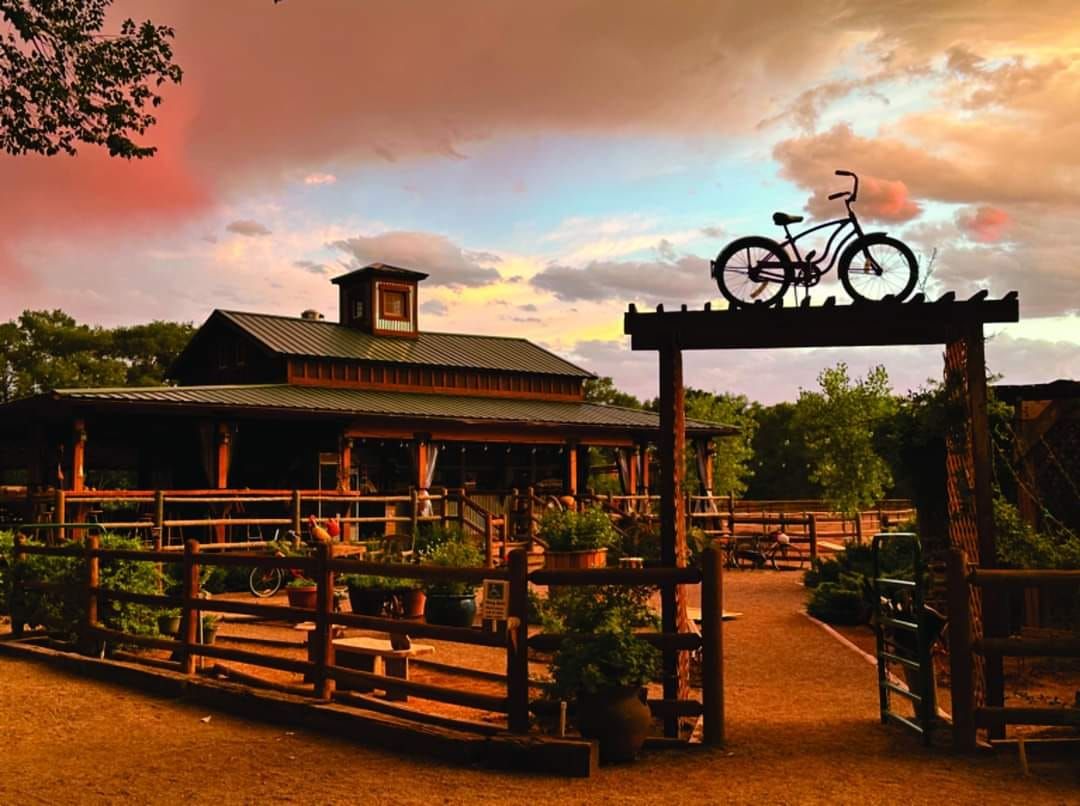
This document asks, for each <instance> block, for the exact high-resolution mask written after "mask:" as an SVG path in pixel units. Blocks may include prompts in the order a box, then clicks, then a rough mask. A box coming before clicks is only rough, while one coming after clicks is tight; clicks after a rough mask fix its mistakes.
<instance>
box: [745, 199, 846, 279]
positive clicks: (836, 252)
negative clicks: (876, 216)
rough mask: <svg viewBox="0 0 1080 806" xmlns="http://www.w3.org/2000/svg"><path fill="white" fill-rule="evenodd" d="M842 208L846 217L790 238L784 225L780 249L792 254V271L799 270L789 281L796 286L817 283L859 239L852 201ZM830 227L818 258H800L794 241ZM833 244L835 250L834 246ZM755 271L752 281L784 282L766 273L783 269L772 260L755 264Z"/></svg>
mask: <svg viewBox="0 0 1080 806" xmlns="http://www.w3.org/2000/svg"><path fill="white" fill-rule="evenodd" d="M844 206H845V207H847V212H848V214H847V216H846V217H845V218H836V219H833V220H832V221H826V222H824V223H823V224H817V225H815V226H813V227H810V228H809V229H806V230H803V231H802V232H800V233H798V234H797V235H795V236H792V234H791V230H790V229H789V228H788V227H787V225H785V226H784V233H785V234H786V235H787V238H785V239H784V240H782V241H780V242H779V245H780V247H781V248H782V249H788V250H790V251H791V252H792V253H793V254H794V260H792V261H791V263H792V266H793V267H794V268H795V269H797V270H800V272H799V274H798V275H797V276H796V277H794V278H792V279H793V282H794V283H795V284H797V285H798V284H802V285H807V286H809V285H813V284H814V283H816V282H817V279H818V278H819V277H820V276H821V275H823V274H825V273H826V272H828V271H830V270H831V269H832V268H833V266H835V265H836V261H837V258H839V257H840V255H842V254H843V253H844V247H845V246H847V244H848V243H849V242H850V241H852V240H853V239H855V238H861V237H862V236H863V234H864V233H863V229H862V227H861V226H860V225H859V219H858V217H857V216H856V215H855V211H854V210H852V209H851V202H850V201H845V202H844ZM849 224H850V225H851V229H850V230H848V231H847V232H844V230H845V228H846V227H847V226H848V225H849ZM830 227H831V228H833V232H832V234H830V235H829V239H828V241H826V242H825V249H824V250H823V251H822V253H821V254H820V255H816V256H815V257H813V258H812V259H811V260H806V259H805V258H804V257H803V256H802V253H800V252H799V247H798V243H797V242H798V241H800V240H802V239H803V238H805V237H806V236H807V235H812V234H813V233H815V232H818V231H820V230H824V229H828V228H830ZM842 232H844V235H843V237H842V238H840V240H839V242H837V238H838V237H840V233H842ZM834 244H835V248H834V246H833V245H834ZM807 254H813V252H812V251H811V252H808V253H807ZM826 258H828V260H829V263H828V265H827V266H825V268H823V269H822V268H819V267H820V265H821V264H822V263H823V262H824V261H825V259H826ZM756 269H757V271H756V274H757V278H754V275H753V274H751V277H752V278H754V279H760V280H765V281H773V282H782V281H783V279H784V277H783V274H782V273H778V274H773V273H771V272H770V271H769V269H782V266H781V265H780V264H779V263H774V262H771V261H761V262H760V263H758V264H757V267H756ZM808 270H812V271H808Z"/></svg>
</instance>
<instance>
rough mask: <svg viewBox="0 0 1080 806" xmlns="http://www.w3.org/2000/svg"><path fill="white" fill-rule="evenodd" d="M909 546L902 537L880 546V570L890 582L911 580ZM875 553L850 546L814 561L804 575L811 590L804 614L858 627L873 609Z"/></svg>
mask: <svg viewBox="0 0 1080 806" xmlns="http://www.w3.org/2000/svg"><path fill="white" fill-rule="evenodd" d="M912 559H913V557H912V545H911V542H910V540H905V539H904V538H902V537H897V538H893V539H891V540H885V541H884V542H882V544H881V549H880V554H879V562H880V564H881V565H880V571H881V573H882V574H885V575H887V576H889V577H892V578H893V579H913V578H914V573H915V572H914V568H913V567H912ZM873 578H874V551H873V548H872V547H871V546H869V545H857V544H854V543H849V544H848V545H847V546H846V547H845V548H844V550H843V551H841V552H839V553H838V554H837V555H836V556H835V557H833V558H831V559H828V560H822V559H820V558H819V559H818V560H815V561H814V563H813V565H811V567H810V569H809V570H808V571H806V572H805V573H804V574H803V584H804V585H805V586H806V587H807V588H809V589H810V595H809V598H808V601H807V604H806V611H807V612H808V613H809V614H810V615H811V616H813V617H814V618H817V619H820V620H821V621H824V622H826V623H829V624H861V623H863V622H865V621H867V620H868V619H869V618H870V614H871V613H872V612H873V606H874V589H873V582H872V580H873Z"/></svg>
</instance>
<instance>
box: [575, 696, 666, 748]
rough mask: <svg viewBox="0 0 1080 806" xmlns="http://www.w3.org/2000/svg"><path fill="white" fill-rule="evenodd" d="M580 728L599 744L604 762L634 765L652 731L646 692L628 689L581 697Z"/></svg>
mask: <svg viewBox="0 0 1080 806" xmlns="http://www.w3.org/2000/svg"><path fill="white" fill-rule="evenodd" d="M577 725H578V728H579V729H580V730H581V735H582V736H584V737H585V738H586V739H596V740H597V741H599V742H600V760H601V761H633V760H634V758H636V757H637V754H638V752H639V751H640V750H641V747H642V745H644V744H645V738H646V737H647V736H648V735H649V731H650V730H652V714H651V712H650V711H649V706H648V705H647V704H646V702H645V689H643V688H639V687H638V686H627V687H620V688H605V689H600V690H599V691H597V692H596V693H595V694H587V693H585V692H582V693H581V694H578V697H577Z"/></svg>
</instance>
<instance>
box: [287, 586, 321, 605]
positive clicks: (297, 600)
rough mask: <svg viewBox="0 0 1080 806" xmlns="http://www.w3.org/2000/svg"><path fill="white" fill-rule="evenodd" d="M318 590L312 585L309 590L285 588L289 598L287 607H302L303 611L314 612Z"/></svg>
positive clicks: (317, 599)
mask: <svg viewBox="0 0 1080 806" xmlns="http://www.w3.org/2000/svg"><path fill="white" fill-rule="evenodd" d="M318 591H319V589H318V588H316V587H315V586H314V585H312V586H311V587H310V588H286V589H285V592H286V594H288V597H289V607H302V608H304V609H305V610H314V609H315V607H316V606H317V605H318V601H319V597H318Z"/></svg>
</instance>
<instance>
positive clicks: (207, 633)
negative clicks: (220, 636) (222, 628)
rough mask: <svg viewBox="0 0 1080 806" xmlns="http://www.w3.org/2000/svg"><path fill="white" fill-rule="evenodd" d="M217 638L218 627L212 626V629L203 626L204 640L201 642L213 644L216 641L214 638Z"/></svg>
mask: <svg viewBox="0 0 1080 806" xmlns="http://www.w3.org/2000/svg"><path fill="white" fill-rule="evenodd" d="M216 638H217V627H211V628H210V629H207V628H206V627H203V631H202V642H201V643H203V644H212V643H214V639H216Z"/></svg>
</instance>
